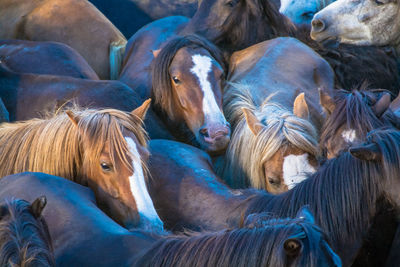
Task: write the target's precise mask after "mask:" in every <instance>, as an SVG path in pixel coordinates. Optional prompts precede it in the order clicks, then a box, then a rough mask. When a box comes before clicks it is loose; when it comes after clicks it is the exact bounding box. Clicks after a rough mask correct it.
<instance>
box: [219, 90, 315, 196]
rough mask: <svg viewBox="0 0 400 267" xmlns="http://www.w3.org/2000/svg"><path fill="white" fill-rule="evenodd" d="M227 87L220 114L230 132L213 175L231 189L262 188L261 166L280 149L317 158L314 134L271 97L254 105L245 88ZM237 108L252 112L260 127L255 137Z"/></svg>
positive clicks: (310, 127) (306, 125) (262, 168)
mask: <svg viewBox="0 0 400 267" xmlns="http://www.w3.org/2000/svg"><path fill="white" fill-rule="evenodd" d="M229 85H230V87H229V89H227V90H226V91H225V93H224V111H225V114H226V117H227V119H228V120H229V122H230V123H231V124H232V126H233V129H234V130H233V134H232V138H231V141H230V143H229V146H228V149H227V152H226V154H225V163H224V166H223V167H222V168H221V166H219V167H217V172H218V174H219V175H220V176H221V177H222V178H223V179H224V180H225V181H226V182H227V183H228V184H229V185H230V186H231V187H233V188H243V187H248V186H252V187H254V188H258V189H266V184H265V177H264V167H263V164H264V163H265V162H266V161H268V160H269V159H271V157H272V156H273V155H274V154H275V153H276V152H277V151H278V150H279V149H281V148H282V147H283V146H287V145H289V144H291V145H293V146H295V147H297V148H299V149H301V150H304V151H305V152H308V153H310V154H311V155H315V156H316V157H317V156H318V155H319V152H318V151H319V150H318V139H317V132H316V130H315V128H314V126H313V125H312V124H311V123H310V122H309V121H307V120H304V119H301V118H299V117H297V116H295V115H294V114H293V113H292V112H290V111H288V110H287V109H285V108H284V107H282V106H281V105H279V104H277V103H272V102H270V99H271V97H272V96H269V97H268V98H267V99H266V100H265V101H264V102H262V104H261V105H260V106H257V105H255V102H256V101H255V100H254V99H253V98H252V97H251V93H250V90H249V86H248V85H243V84H234V83H230V84H229ZM241 107H247V108H249V109H250V110H252V111H253V112H254V114H255V115H256V117H257V118H258V120H259V121H260V122H261V123H262V124H263V126H264V128H263V130H262V131H261V132H260V133H259V134H258V135H257V136H255V135H254V134H253V133H252V132H251V130H250V129H249V127H248V126H247V123H246V120H245V118H244V115H243V112H242V110H241Z"/></svg>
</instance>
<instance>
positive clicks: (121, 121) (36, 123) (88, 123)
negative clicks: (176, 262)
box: [0, 100, 162, 229]
mask: <svg viewBox="0 0 400 267" xmlns="http://www.w3.org/2000/svg"><path fill="white" fill-rule="evenodd" d="M149 102H150V100H148V101H146V102H145V103H143V105H142V106H140V107H139V108H137V109H135V110H134V111H132V113H126V112H122V111H118V110H114V109H104V110H90V109H89V110H68V111H67V112H63V113H62V114H58V115H54V116H53V117H51V118H49V119H32V120H28V121H23V122H17V123H4V124H2V125H1V126H0V151H1V153H0V159H1V164H0V166H1V168H0V169H1V171H0V177H3V176H5V175H9V174H14V173H19V172H23V171H35V172H46V173H49V174H54V175H59V176H62V177H64V178H66V179H69V180H72V181H74V182H77V183H80V184H83V185H87V186H89V187H90V188H91V189H92V190H93V191H94V192H95V195H96V200H97V203H98V204H99V206H100V207H101V208H102V209H103V210H104V211H105V212H106V213H107V214H108V215H109V216H110V217H111V218H113V219H114V220H115V221H116V222H118V223H120V224H122V225H124V226H125V227H127V228H131V227H137V226H138V225H139V226H141V227H150V228H155V229H162V222H161V220H160V219H159V217H158V215H157V213H156V212H155V210H154V207H153V204H152V202H151V199H150V197H149V195H148V193H147V189H146V185H145V180H144V179H145V171H143V168H142V161H141V160H142V158H143V157H146V156H148V152H147V149H146V133H145V132H144V130H143V128H142V126H141V123H142V120H143V119H144V116H145V114H146V111H147V108H148V107H149Z"/></svg>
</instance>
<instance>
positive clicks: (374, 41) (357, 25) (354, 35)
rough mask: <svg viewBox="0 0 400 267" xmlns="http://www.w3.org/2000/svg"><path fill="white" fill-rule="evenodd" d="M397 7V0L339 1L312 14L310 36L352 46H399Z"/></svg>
mask: <svg viewBox="0 0 400 267" xmlns="http://www.w3.org/2000/svg"><path fill="white" fill-rule="evenodd" d="M399 15H400V6H399V3H398V2H397V1H375V2H373V1H367V0H360V1H357V2H349V1H345V0H339V1H336V2H335V3H333V4H331V5H329V6H328V7H326V8H324V9H323V10H321V11H320V12H318V13H317V14H315V16H314V19H313V20H312V30H311V37H312V38H313V39H314V40H316V41H318V42H321V41H323V40H326V39H337V40H338V41H340V42H343V43H348V44H354V45H379V46H382V45H390V46H393V47H395V48H396V50H397V52H398V51H399V47H400V41H399V37H400V16H399Z"/></svg>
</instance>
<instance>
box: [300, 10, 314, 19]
mask: <svg viewBox="0 0 400 267" xmlns="http://www.w3.org/2000/svg"><path fill="white" fill-rule="evenodd" d="M314 14H315V13H314V12H312V11H309V12H304V13H303V14H301V16H302V17H303V18H306V19H310V18H313V17H314Z"/></svg>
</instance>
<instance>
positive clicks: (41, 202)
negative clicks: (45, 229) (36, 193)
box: [31, 196, 47, 218]
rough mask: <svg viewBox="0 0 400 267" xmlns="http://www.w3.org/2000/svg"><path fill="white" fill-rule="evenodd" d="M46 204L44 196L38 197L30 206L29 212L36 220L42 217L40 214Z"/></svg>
mask: <svg viewBox="0 0 400 267" xmlns="http://www.w3.org/2000/svg"><path fill="white" fill-rule="evenodd" d="M46 204H47V199H46V196H41V197H38V198H37V199H36V200H35V201H33V203H32V205H31V210H32V213H33V215H34V216H35V217H36V218H39V217H40V216H42V212H43V209H44V207H46Z"/></svg>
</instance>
